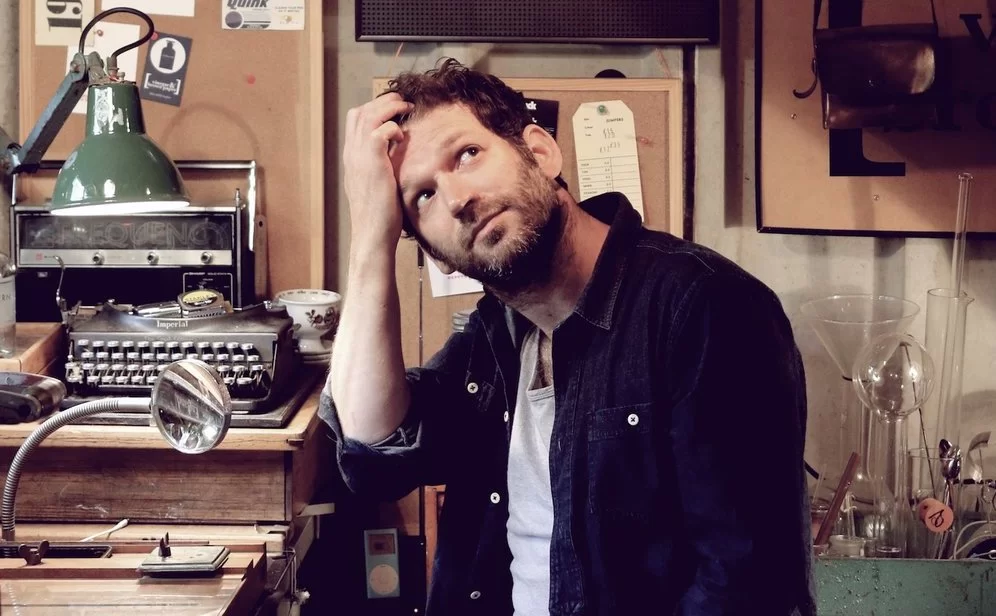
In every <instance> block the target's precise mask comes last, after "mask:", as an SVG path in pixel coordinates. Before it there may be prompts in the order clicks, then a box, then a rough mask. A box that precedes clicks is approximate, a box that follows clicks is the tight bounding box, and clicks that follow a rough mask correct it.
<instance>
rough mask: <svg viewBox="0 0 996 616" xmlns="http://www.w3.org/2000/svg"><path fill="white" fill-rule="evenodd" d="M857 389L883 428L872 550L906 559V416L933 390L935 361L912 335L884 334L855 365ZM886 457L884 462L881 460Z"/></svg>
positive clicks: (909, 509)
mask: <svg viewBox="0 0 996 616" xmlns="http://www.w3.org/2000/svg"><path fill="white" fill-rule="evenodd" d="M853 378H854V380H853V385H854V391H855V393H856V394H857V396H858V398H859V399H860V400H861V402H862V403H863V404H864V405H865V406H866V407H867V408H869V409H871V410H872V411H873V412H874V417H875V419H876V420H878V421H879V422H881V424H882V426H881V427H882V428H883V429H884V437H885V438H884V444H885V447H884V448H883V450H882V454H883V458H884V460H883V461H884V466H883V467H882V468H883V471H884V472H883V474H884V479H885V480H884V482H883V483H882V484H878V483H877V484H876V485H877V486H878V487H879V488H884V489H881V491H880V492H879V493H878V494H877V495H876V498H875V510H876V513H877V514H878V516H877V518H878V524H877V525H876V533H875V540H874V542H873V545H872V549H871V552H873V553H874V555H875V556H879V557H884V558H902V557H904V556H906V555H907V553H908V552H907V549H906V548H907V539H908V536H909V534H908V531H910V530H912V522H913V510H912V501H911V498H910V494H909V489H908V488H909V484H908V482H907V470H906V460H907V456H908V452H909V443H908V434H907V426H906V423H905V419H906V417H907V416H908V415H909V414H910V413H912V412H913V411H915V410H916V409H918V408H920V406H921V405H922V404H923V403H924V402H925V401H926V400H927V399H928V398H929V397H930V394H931V392H932V391H933V389H934V362H933V360H932V359H931V357H930V354H929V353H927V350H926V349H925V348H924V347H923V345H921V344H920V343H919V342H917V340H916V339H915V338H913V336H910V335H909V334H885V335H883V336H879V337H878V338H875V339H874V340H872V341H871V342H870V343H869V344H868V345H867V346H865V347H864V348H863V349H862V350H861V352H860V353H858V357H857V358H856V359H855V361H854V375H853ZM880 459H882V458H880Z"/></svg>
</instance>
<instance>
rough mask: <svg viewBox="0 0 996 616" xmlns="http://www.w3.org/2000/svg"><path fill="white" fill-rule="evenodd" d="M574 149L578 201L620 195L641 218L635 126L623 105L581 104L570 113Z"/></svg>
mask: <svg viewBox="0 0 996 616" xmlns="http://www.w3.org/2000/svg"><path fill="white" fill-rule="evenodd" d="M574 148H575V157H576V158H577V164H578V188H579V192H580V195H581V199H587V198H589V197H594V196H596V195H601V194H603V193H607V192H620V193H622V194H624V195H626V198H627V199H629V202H630V203H631V204H632V205H633V207H634V208H635V209H636V211H637V212H639V213H640V216H643V189H642V187H641V182H640V160H639V158H638V155H637V152H636V124H635V122H634V121H633V112H632V111H631V110H630V108H629V107H628V106H627V105H626V103H624V102H623V101H618V100H616V101H601V102H594V103H582V104H581V105H580V106H579V107H578V109H577V111H576V112H574Z"/></svg>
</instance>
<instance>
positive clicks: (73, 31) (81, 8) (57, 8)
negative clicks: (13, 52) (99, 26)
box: [35, 0, 94, 47]
mask: <svg viewBox="0 0 996 616" xmlns="http://www.w3.org/2000/svg"><path fill="white" fill-rule="evenodd" d="M93 9H94V7H93V0H58V1H57V0H35V45H54V46H57V47H62V46H63V45H74V46H75V45H79V42H80V33H81V32H82V31H83V26H85V25H86V24H87V23H89V21H90V20H91V19H93ZM88 42H89V41H88Z"/></svg>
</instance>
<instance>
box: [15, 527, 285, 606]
mask: <svg viewBox="0 0 996 616" xmlns="http://www.w3.org/2000/svg"><path fill="white" fill-rule="evenodd" d="M230 549H231V550H232V553H231V554H230V555H229V557H228V560H227V561H226V562H225V564H224V565H223V566H222V568H221V569H220V570H219V571H218V572H217V573H216V574H215V575H213V576H211V577H204V578H193V577H190V578H149V577H143V576H142V575H141V574H139V573H138V571H137V568H138V566H139V564H140V563H141V562H142V561H143V560H144V559H145V558H146V556H147V555H148V554H149V553H150V552H151V551H152V550H153V547H152V546H151V544H150V545H130V546H128V545H124V546H119V547H117V548H115V551H114V552H112V554H111V556H109V557H107V558H99V559H92V558H88V559H70V558H65V559H49V560H46V561H43V562H42V564H39V565H36V566H27V565H26V564H25V563H24V561H23V560H15V559H0V613H2V614H7V613H8V612H9V613H11V614H22V613H24V614H29V613H30V614H36V615H39V616H42V615H48V614H52V615H55V614H108V615H112V614H128V615H131V614H136V613H137V614H151V613H155V614H166V613H168V614H171V615H174V616H186V615H188V614H189V615H191V616H194V615H196V616H203V615H204V614H218V615H221V616H227V615H233V616H234V615H238V616H243V615H246V614H252V613H254V612H255V609H256V606H257V605H258V604H259V602H260V600H261V598H262V596H263V593H264V591H265V583H266V565H267V559H266V555H265V552H264V550H263V548H262V546H258V545H257V546H231V547H230Z"/></svg>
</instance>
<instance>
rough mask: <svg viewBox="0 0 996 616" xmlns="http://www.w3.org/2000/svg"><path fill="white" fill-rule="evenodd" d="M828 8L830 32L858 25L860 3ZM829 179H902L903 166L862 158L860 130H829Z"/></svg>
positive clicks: (840, 0)
mask: <svg viewBox="0 0 996 616" xmlns="http://www.w3.org/2000/svg"><path fill="white" fill-rule="evenodd" d="M828 4H829V6H828V8H827V11H828V17H829V26H830V27H831V28H847V27H850V26H860V25H861V4H862V0H830V2H829V3H828ZM830 175H831V176H842V175H845V176H846V175H853V176H864V177H868V176H904V175H906V163H901V162H900V163H880V162H875V161H871V160H868V159H867V158H865V152H864V144H863V143H862V141H861V129H860V128H853V129H836V128H831V129H830Z"/></svg>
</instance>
